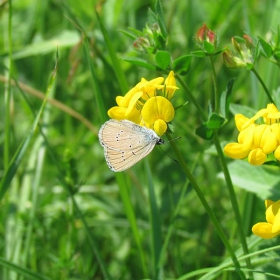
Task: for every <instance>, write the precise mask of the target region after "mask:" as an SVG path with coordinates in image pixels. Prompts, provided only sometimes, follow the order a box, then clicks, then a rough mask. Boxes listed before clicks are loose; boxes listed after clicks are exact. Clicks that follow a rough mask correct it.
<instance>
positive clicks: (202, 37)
mask: <svg viewBox="0 0 280 280" xmlns="http://www.w3.org/2000/svg"><path fill="white" fill-rule="evenodd" d="M195 40H196V41H197V43H198V44H199V45H200V47H201V48H202V49H203V50H204V51H206V52H207V50H205V48H203V44H204V42H208V43H210V44H211V45H212V46H214V47H216V43H217V36H216V33H215V32H213V31H212V30H211V29H209V28H208V27H207V25H206V24H205V23H204V24H203V25H202V27H200V29H199V30H198V31H197V32H196V34H195Z"/></svg>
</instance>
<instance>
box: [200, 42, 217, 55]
mask: <svg viewBox="0 0 280 280" xmlns="http://www.w3.org/2000/svg"><path fill="white" fill-rule="evenodd" d="M203 47H204V50H205V51H206V52H207V53H209V54H213V53H214V51H215V47H214V46H213V45H212V44H211V43H209V42H207V41H203Z"/></svg>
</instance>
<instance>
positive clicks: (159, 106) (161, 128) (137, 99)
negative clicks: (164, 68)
mask: <svg viewBox="0 0 280 280" xmlns="http://www.w3.org/2000/svg"><path fill="white" fill-rule="evenodd" d="M163 83H164V84H163ZM177 89H178V87H177V86H176V81H175V77H174V72H173V71H170V73H169V75H168V77H167V78H166V79H165V80H164V78H163V77H158V78H155V79H152V80H150V81H147V80H146V79H144V78H142V79H141V81H140V82H139V83H138V84H137V85H136V86H135V87H134V88H132V89H131V90H129V92H127V93H126V94H125V96H117V97H116V103H117V105H118V106H114V107H112V108H111V109H109V110H108V115H109V117H110V118H112V119H117V120H124V119H126V120H130V121H132V122H135V123H137V124H140V125H144V126H146V127H148V128H151V129H153V130H154V131H155V132H156V133H157V134H158V135H162V134H164V133H165V132H166V130H167V123H168V122H170V121H171V120H172V119H173V117H174V108H173V105H172V104H171V102H170V101H169V100H168V99H171V98H172V96H173V95H174V92H175V91H176V90H177Z"/></svg>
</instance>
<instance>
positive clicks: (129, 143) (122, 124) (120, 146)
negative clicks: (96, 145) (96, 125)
mask: <svg viewBox="0 0 280 280" xmlns="http://www.w3.org/2000/svg"><path fill="white" fill-rule="evenodd" d="M98 137H99V142H100V144H101V146H103V148H104V155H105V159H106V162H107V164H108V166H109V168H110V169H111V170H113V171H115V172H120V171H124V170H126V169H128V168H130V167H131V166H133V165H134V164H135V163H137V162H138V161H140V160H141V159H142V158H144V157H145V156H147V155H148V154H149V153H150V152H151V151H152V150H153V148H154V147H155V145H161V144H164V141H163V140H162V139H161V138H160V137H159V136H158V135H157V134H156V133H155V132H154V131H153V130H151V129H148V128H146V127H143V126H140V125H137V124H135V123H133V122H131V121H128V120H122V121H118V120H113V119H111V120H109V121H107V122H106V123H104V124H103V125H102V126H101V128H100V130H99V133H98Z"/></svg>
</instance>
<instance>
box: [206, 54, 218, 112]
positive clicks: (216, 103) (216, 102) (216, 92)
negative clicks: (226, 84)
mask: <svg viewBox="0 0 280 280" xmlns="http://www.w3.org/2000/svg"><path fill="white" fill-rule="evenodd" d="M209 58H210V64H211V68H212V73H213V84H214V94H215V108H214V110H215V112H216V113H217V114H219V111H220V95H219V92H218V82H217V74H216V70H215V67H214V63H213V56H212V55H210V56H209Z"/></svg>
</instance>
